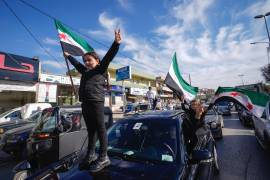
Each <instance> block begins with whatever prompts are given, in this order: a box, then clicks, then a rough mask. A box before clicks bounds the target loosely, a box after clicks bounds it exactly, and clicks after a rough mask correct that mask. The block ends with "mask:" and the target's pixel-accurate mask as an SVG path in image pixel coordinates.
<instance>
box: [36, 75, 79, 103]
mask: <svg viewBox="0 0 270 180" xmlns="http://www.w3.org/2000/svg"><path fill="white" fill-rule="evenodd" d="M72 80H73V84H74V86H75V90H76V92H78V89H79V85H80V79H79V78H77V77H72ZM40 86H41V88H39V91H38V92H39V93H38V95H39V100H40V102H41V101H43V102H50V103H56V104H58V105H70V104H74V103H76V101H78V98H77V99H76V98H75V95H74V90H73V87H72V86H71V81H70V78H69V76H61V75H53V74H41V75H40Z"/></svg>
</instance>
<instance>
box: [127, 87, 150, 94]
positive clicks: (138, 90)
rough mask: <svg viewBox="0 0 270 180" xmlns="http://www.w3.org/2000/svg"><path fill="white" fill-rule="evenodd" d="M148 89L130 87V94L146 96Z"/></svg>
mask: <svg viewBox="0 0 270 180" xmlns="http://www.w3.org/2000/svg"><path fill="white" fill-rule="evenodd" d="M147 91H148V89H141V88H130V94H132V95H135V96H146V93H147Z"/></svg>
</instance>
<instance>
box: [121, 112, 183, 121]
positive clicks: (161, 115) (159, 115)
mask: <svg viewBox="0 0 270 180" xmlns="http://www.w3.org/2000/svg"><path fill="white" fill-rule="evenodd" d="M183 112H184V111H182V110H177V111H173V110H168V111H146V112H142V113H137V114H134V115H132V116H127V117H125V118H124V119H125V120H129V119H133V120H134V119H136V120H140V119H169V118H172V117H175V116H177V115H180V114H181V113H183Z"/></svg>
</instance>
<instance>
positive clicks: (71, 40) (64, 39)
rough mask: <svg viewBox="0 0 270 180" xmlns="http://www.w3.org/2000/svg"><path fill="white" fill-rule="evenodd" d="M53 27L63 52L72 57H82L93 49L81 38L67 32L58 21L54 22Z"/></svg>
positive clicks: (69, 31)
mask: <svg viewBox="0 0 270 180" xmlns="http://www.w3.org/2000/svg"><path fill="white" fill-rule="evenodd" d="M54 22H55V26H56V29H57V31H58V33H59V38H60V43H61V46H62V48H63V51H65V52H68V53H69V54H71V55H73V56H82V55H84V54H85V53H86V52H92V51H94V49H93V48H92V47H91V46H90V45H89V44H88V43H87V41H85V40H84V39H83V38H81V37H80V36H78V35H77V34H75V33H74V32H72V31H71V30H69V29H68V28H67V27H66V26H64V25H63V24H62V23H61V22H60V21H58V20H55V21H54Z"/></svg>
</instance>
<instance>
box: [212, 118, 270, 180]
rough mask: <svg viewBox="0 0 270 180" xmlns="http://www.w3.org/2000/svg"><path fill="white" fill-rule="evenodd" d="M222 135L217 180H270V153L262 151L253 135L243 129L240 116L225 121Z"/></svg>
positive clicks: (219, 145) (248, 130)
mask: <svg viewBox="0 0 270 180" xmlns="http://www.w3.org/2000/svg"><path fill="white" fill-rule="evenodd" d="M223 135H224V137H223V139H222V140H219V141H217V151H218V156H219V165H220V169H221V171H220V174H219V176H217V177H216V180H268V179H270V153H267V152H265V151H264V150H263V149H262V148H261V147H260V145H259V143H258V142H257V141H256V138H255V136H254V131H253V130H252V129H250V128H246V127H244V126H243V125H242V124H241V123H240V121H239V120H238V115H237V114H232V116H228V117H224V128H223Z"/></svg>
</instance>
